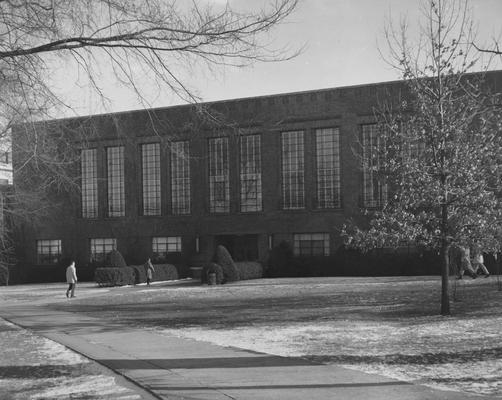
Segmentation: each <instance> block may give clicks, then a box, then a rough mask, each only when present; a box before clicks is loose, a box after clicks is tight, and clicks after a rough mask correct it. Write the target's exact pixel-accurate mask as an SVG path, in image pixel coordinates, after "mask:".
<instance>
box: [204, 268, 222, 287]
mask: <svg viewBox="0 0 502 400" xmlns="http://www.w3.org/2000/svg"><path fill="white" fill-rule="evenodd" d="M211 273H215V274H216V284H217V285H221V284H223V283H225V277H224V275H223V268H222V267H221V265H219V264H216V263H209V264H206V265H204V266H203V267H202V273H201V275H200V281H201V283H208V281H209V274H211Z"/></svg>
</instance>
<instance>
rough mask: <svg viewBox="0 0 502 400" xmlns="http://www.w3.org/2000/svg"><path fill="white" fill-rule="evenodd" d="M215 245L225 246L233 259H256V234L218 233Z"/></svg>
mask: <svg viewBox="0 0 502 400" xmlns="http://www.w3.org/2000/svg"><path fill="white" fill-rule="evenodd" d="M215 245H216V246H219V245H221V246H225V247H226V248H227V250H228V252H229V253H230V255H231V256H232V258H233V259H234V261H256V260H258V235H218V236H216V237H215Z"/></svg>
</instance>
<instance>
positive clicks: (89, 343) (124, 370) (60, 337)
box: [0, 304, 496, 400]
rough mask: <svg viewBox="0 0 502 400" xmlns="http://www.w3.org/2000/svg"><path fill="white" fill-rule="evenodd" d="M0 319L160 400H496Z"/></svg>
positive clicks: (55, 317) (28, 312)
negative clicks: (60, 346) (56, 344)
mask: <svg viewBox="0 0 502 400" xmlns="http://www.w3.org/2000/svg"><path fill="white" fill-rule="evenodd" d="M0 317H2V318H5V319H6V320H8V321H10V322H12V323H15V324H17V325H20V326H22V327H24V328H26V329H29V330H32V331H34V332H36V333H37V334H39V335H42V336H45V337H47V338H49V339H52V340H54V341H57V342H59V343H61V344H63V345H65V346H67V347H69V348H70V349H72V350H75V351H77V352H79V353H81V354H82V355H84V356H86V357H88V358H90V359H93V360H95V361H97V362H99V363H101V364H103V365H105V366H107V367H109V368H111V369H112V370H114V371H115V372H117V373H119V374H121V375H123V376H125V377H126V378H128V379H130V380H131V381H133V382H135V383H136V384H138V385H139V386H141V387H142V388H144V389H146V390H147V391H149V392H150V393H152V395H154V396H156V397H158V398H159V399H204V400H220V399H226V400H228V399H238V400H241V399H242V400H266V399H274V400H282V399H284V400H285V399H287V400H297V399H298V400H300V399H301V400H304V399H313V400H324V399H326V400H328V399H329V400H332V399H337V400H344V399H350V400H355V399H369V400H373V399H385V400H403V399H410V400H414V399H417V400H418V399H420V400H423V399H431V400H432V399H443V400H457V399H458V400H460V399H480V398H482V399H490V398H493V399H495V398H496V397H489V396H477V395H468V394H465V393H457V392H447V391H439V390H433V389H430V388H427V387H425V386H420V385H413V384H409V383H406V382H401V381H396V380H392V379H388V378H385V377H382V376H379V375H370V374H365V373H361V372H357V371H353V370H348V369H345V368H341V367H337V366H334V365H324V364H316V363H313V362H310V361H307V360H304V359H302V358H286V357H279V356H273V355H269V354H261V353H255V352H250V351H246V350H242V349H237V348H229V347H221V346H216V345H212V344H209V343H204V342H198V341H194V340H189V339H181V338H178V337H174V336H166V335H161V334H158V333H155V332H153V331H150V330H140V329H133V328H129V327H127V326H124V325H120V324H114V323H112V322H110V321H105V320H101V319H97V318H91V317H87V316H84V315H80V314H74V313H67V312H61V311H53V310H50V309H49V308H47V307H44V306H34V305H27V304H24V305H16V306H8V307H5V308H3V309H2V310H0Z"/></svg>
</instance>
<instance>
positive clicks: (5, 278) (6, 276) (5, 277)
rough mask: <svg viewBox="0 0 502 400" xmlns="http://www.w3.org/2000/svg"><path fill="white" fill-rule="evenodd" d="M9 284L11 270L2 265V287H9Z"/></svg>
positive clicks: (0, 278) (0, 270) (0, 276)
mask: <svg viewBox="0 0 502 400" xmlns="http://www.w3.org/2000/svg"><path fill="white" fill-rule="evenodd" d="M8 284H9V268H7V267H5V266H3V265H0V286H7V285H8Z"/></svg>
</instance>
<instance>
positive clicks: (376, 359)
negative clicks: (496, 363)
mask: <svg viewBox="0 0 502 400" xmlns="http://www.w3.org/2000/svg"><path fill="white" fill-rule="evenodd" d="M305 358H306V359H308V360H311V361H313V362H318V363H323V364H387V365H398V364H407V365H423V364H448V363H472V362H478V361H489V360H498V359H500V358H502V347H495V348H487V349H480V350H469V351H464V352H458V353H450V352H438V353H422V354H416V355H408V354H384V355H380V356H353V355H347V354H340V355H326V356H318V355H308V356H305Z"/></svg>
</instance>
